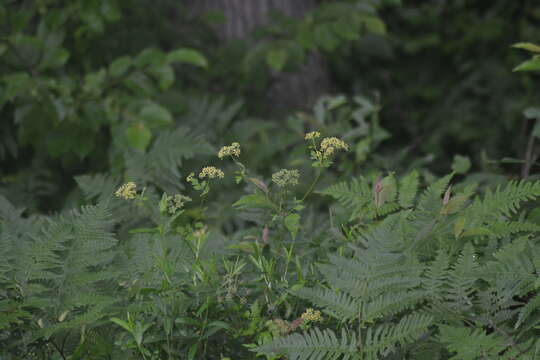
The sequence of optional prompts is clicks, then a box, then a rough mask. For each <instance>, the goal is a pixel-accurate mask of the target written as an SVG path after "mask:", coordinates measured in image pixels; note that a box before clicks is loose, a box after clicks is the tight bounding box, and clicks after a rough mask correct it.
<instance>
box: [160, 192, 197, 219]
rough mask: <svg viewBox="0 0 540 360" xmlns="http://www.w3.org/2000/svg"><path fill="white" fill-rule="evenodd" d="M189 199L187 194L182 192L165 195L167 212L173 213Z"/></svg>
mask: <svg viewBox="0 0 540 360" xmlns="http://www.w3.org/2000/svg"><path fill="white" fill-rule="evenodd" d="M190 201H191V198H190V197H189V196H185V195H182V194H176V195H174V196H167V197H166V198H165V204H166V208H167V211H168V212H169V214H171V215H174V214H175V213H176V212H177V211H178V210H180V209H182V208H183V207H184V205H185V204H186V203H188V202H190Z"/></svg>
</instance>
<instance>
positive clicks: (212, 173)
mask: <svg viewBox="0 0 540 360" xmlns="http://www.w3.org/2000/svg"><path fill="white" fill-rule="evenodd" d="M224 176H225V174H224V173H223V171H221V170H220V169H218V168H217V167H214V166H206V167H204V168H203V169H202V170H201V172H200V173H199V178H200V179H204V178H208V179H215V178H219V179H223V177H224Z"/></svg>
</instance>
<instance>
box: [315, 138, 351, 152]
mask: <svg viewBox="0 0 540 360" xmlns="http://www.w3.org/2000/svg"><path fill="white" fill-rule="evenodd" d="M330 147H332V148H334V149H336V150H345V151H348V150H349V145H347V144H346V143H345V142H344V141H343V140H341V139H338V138H337V137H327V138H324V139H322V141H321V150H323V151H326V149H328V148H330Z"/></svg>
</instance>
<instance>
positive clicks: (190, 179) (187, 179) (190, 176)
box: [186, 173, 195, 182]
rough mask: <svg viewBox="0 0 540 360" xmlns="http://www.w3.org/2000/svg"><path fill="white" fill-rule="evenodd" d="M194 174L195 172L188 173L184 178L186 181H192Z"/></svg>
mask: <svg viewBox="0 0 540 360" xmlns="http://www.w3.org/2000/svg"><path fill="white" fill-rule="evenodd" d="M194 176H195V173H190V174H189V175H188V177H187V178H186V181H187V182H192V181H193V177H194Z"/></svg>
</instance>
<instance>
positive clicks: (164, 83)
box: [148, 64, 174, 90]
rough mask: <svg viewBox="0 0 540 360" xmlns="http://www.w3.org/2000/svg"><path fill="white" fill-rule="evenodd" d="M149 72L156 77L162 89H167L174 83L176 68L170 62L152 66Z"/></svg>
mask: <svg viewBox="0 0 540 360" xmlns="http://www.w3.org/2000/svg"><path fill="white" fill-rule="evenodd" d="M148 73H149V74H150V75H152V76H153V77H154V78H155V79H156V81H157V82H158V84H159V87H160V88H161V90H167V89H168V88H170V87H171V85H172V84H173V83H174V70H173V68H172V67H171V66H170V65H168V64H162V65H156V66H152V67H150V68H149V69H148Z"/></svg>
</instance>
